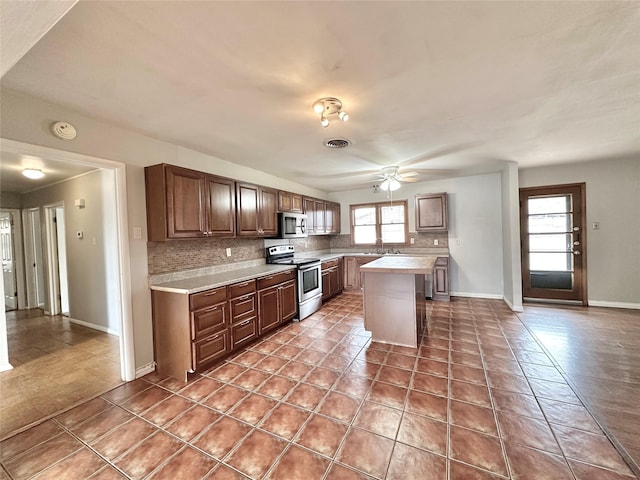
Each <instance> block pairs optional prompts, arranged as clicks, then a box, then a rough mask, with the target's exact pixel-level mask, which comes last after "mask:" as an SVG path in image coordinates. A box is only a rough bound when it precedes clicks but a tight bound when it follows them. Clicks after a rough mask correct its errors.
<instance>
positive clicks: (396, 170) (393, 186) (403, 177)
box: [378, 166, 420, 192]
mask: <svg viewBox="0 0 640 480" xmlns="http://www.w3.org/2000/svg"><path fill="white" fill-rule="evenodd" d="M419 175H420V174H419V173H418V172H415V171H409V172H402V173H400V167H398V166H390V167H384V168H383V169H382V171H381V172H380V174H379V177H380V180H381V182H380V184H379V185H378V188H379V189H380V190H383V191H385V192H394V191H396V190H398V189H399V188H400V184H401V183H403V182H417V181H418V178H415V177H417V176H419Z"/></svg>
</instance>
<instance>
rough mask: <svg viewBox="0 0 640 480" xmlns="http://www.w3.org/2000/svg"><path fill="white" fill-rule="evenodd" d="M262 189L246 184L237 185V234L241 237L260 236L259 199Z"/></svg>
mask: <svg viewBox="0 0 640 480" xmlns="http://www.w3.org/2000/svg"><path fill="white" fill-rule="evenodd" d="M259 190H260V188H259V187H258V186H256V185H249V184H245V183H237V184H236V200H237V211H236V219H237V221H236V226H237V229H236V233H237V234H238V235H239V236H252V237H255V236H258V235H259V233H258V229H259V228H260V227H259V219H258V208H259V206H258V199H259Z"/></svg>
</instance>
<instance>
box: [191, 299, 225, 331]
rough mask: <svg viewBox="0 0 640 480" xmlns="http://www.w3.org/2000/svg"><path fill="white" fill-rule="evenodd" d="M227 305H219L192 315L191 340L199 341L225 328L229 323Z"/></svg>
mask: <svg viewBox="0 0 640 480" xmlns="http://www.w3.org/2000/svg"><path fill="white" fill-rule="evenodd" d="M226 307H227V305H226V302H225V303H219V304H217V305H212V306H210V307H207V308H203V309H201V310H197V311H195V312H192V313H191V340H198V339H200V338H204V337H206V336H207V335H211V334H213V333H216V332H217V331H218V330H221V329H223V328H225V327H226V326H227V325H228V324H229V322H228V321H227V316H228V314H227V308H226Z"/></svg>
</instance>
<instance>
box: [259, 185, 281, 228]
mask: <svg viewBox="0 0 640 480" xmlns="http://www.w3.org/2000/svg"><path fill="white" fill-rule="evenodd" d="M276 201H277V196H276V190H274V189H272V188H264V187H260V209H259V221H258V223H259V231H260V235H264V236H266V237H269V236H275V235H277V234H278V206H277V204H276Z"/></svg>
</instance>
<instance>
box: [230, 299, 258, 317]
mask: <svg viewBox="0 0 640 480" xmlns="http://www.w3.org/2000/svg"><path fill="white" fill-rule="evenodd" d="M229 307H230V309H231V323H236V322H238V321H240V320H242V319H244V318H247V317H255V316H256V310H257V306H256V294H255V293H249V294H247V295H243V296H242V297H238V298H234V299H233V300H230V301H229Z"/></svg>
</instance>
